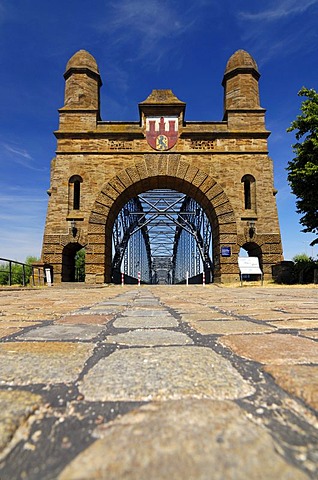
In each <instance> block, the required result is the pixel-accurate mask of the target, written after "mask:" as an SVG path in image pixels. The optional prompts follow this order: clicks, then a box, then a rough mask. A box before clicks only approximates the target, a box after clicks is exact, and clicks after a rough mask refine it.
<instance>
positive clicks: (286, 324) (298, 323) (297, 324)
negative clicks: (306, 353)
mask: <svg viewBox="0 0 318 480" xmlns="http://www.w3.org/2000/svg"><path fill="white" fill-rule="evenodd" d="M268 323H269V324H270V325H273V326H275V327H277V328H295V329H297V330H306V329H307V328H317V329H318V319H310V320H309V319H299V320H294V319H290V320H280V321H275V322H268Z"/></svg>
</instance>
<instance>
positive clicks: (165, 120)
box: [146, 117, 178, 151]
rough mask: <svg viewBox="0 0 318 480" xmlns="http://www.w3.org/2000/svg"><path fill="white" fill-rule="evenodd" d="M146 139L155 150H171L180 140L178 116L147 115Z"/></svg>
mask: <svg viewBox="0 0 318 480" xmlns="http://www.w3.org/2000/svg"><path fill="white" fill-rule="evenodd" d="M146 139H147V142H148V143H149V145H150V146H151V147H152V148H154V149H155V150H161V151H163V150H170V148H172V147H173V146H174V145H175V144H176V143H177V140H178V117H147V118H146Z"/></svg>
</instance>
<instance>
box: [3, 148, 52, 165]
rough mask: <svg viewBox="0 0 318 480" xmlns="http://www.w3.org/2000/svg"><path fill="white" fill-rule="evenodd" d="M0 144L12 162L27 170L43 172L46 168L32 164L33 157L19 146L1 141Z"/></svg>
mask: <svg viewBox="0 0 318 480" xmlns="http://www.w3.org/2000/svg"><path fill="white" fill-rule="evenodd" d="M1 145H2V147H3V148H4V149H5V151H6V152H7V154H8V155H9V156H10V159H11V160H12V161H13V162H14V163H17V164H18V165H21V166H23V167H25V168H27V169H29V170H35V171H38V172H43V171H45V170H46V168H43V167H41V168H39V167H37V166H35V165H34V163H35V162H34V159H33V158H32V156H31V155H30V153H29V152H28V151H27V150H25V149H23V148H20V147H18V146H16V145H14V146H12V145H9V144H7V143H4V142H2V143H1Z"/></svg>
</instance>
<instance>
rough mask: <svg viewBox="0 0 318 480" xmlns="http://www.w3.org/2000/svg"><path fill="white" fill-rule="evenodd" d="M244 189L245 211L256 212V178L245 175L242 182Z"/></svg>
mask: <svg viewBox="0 0 318 480" xmlns="http://www.w3.org/2000/svg"><path fill="white" fill-rule="evenodd" d="M241 182H242V184H243V188H244V209H245V210H254V211H255V210H256V191H255V178H254V177H253V176H252V175H244V177H243V178H242V180H241Z"/></svg>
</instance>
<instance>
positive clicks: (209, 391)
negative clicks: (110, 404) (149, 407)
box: [79, 346, 254, 401]
mask: <svg viewBox="0 0 318 480" xmlns="http://www.w3.org/2000/svg"><path fill="white" fill-rule="evenodd" d="M79 389H80V392H81V393H83V395H84V397H85V399H86V400H90V401H149V400H168V399H180V398H184V397H197V398H213V399H232V398H241V397H245V396H248V395H251V394H252V393H253V392H254V388H253V387H252V386H251V385H250V384H249V383H248V382H246V381H245V380H243V378H242V377H241V375H240V374H239V373H238V372H237V371H236V370H235V369H234V368H233V367H232V366H231V364H230V362H229V361H228V360H226V359H224V358H222V357H221V356H220V355H218V354H216V353H215V352H213V351H212V350H211V349H209V348H204V347H192V346H188V347H186V348H184V347H183V348H182V347H169V348H168V347H158V348H134V349H131V350H120V351H116V352H114V353H113V354H111V355H110V356H109V357H107V358H104V359H101V360H100V361H99V362H98V363H97V364H96V365H95V366H94V367H93V368H92V369H91V370H90V371H89V372H88V374H87V375H85V376H84V379H83V381H82V382H81V385H80V387H79Z"/></svg>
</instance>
